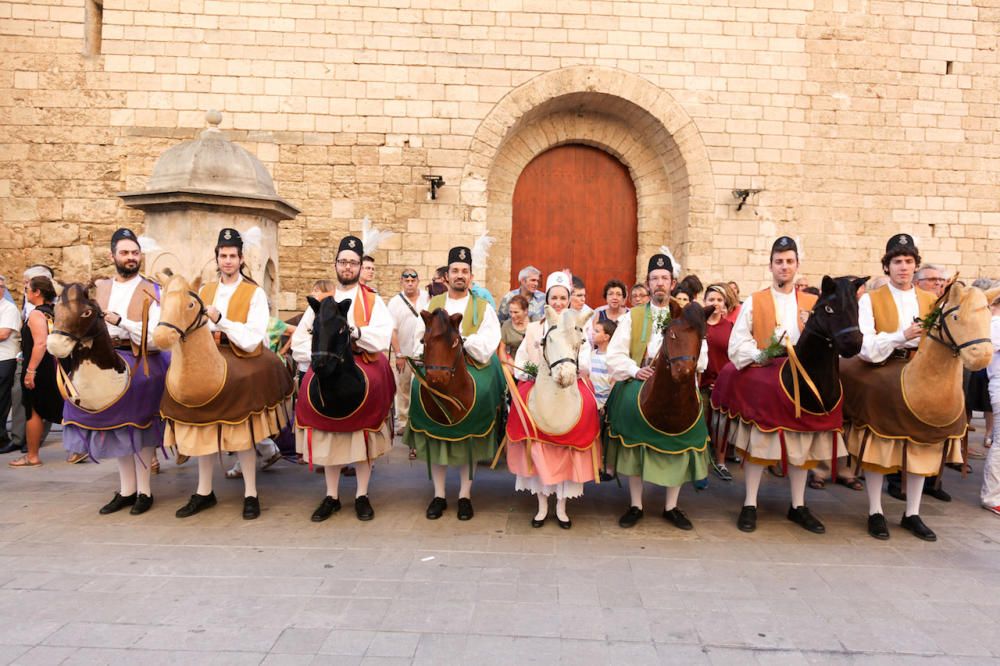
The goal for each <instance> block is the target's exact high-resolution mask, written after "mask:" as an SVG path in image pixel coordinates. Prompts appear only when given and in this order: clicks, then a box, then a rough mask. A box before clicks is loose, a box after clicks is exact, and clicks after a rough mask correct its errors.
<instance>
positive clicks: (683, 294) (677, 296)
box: [670, 286, 694, 308]
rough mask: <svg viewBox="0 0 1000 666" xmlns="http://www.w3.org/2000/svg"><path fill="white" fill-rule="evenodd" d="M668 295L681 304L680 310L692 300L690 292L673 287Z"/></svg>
mask: <svg viewBox="0 0 1000 666" xmlns="http://www.w3.org/2000/svg"><path fill="white" fill-rule="evenodd" d="M670 295H671V296H672V297H673V299H674V300H675V301H677V302H678V303H680V304H681V307H682V308H683V307H684V306H686V305H687V304H688V303H690V302H691V301H692V300H694V298H693V294H692V293H691V292H690V291H688V290H687V289H685V288H683V287H679V286H678V287H674V289H673V291H671V292H670Z"/></svg>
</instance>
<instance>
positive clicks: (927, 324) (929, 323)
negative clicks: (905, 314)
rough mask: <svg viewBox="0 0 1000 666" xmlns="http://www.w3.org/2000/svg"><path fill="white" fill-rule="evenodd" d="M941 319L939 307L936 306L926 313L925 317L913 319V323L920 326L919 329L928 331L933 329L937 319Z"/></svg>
mask: <svg viewBox="0 0 1000 666" xmlns="http://www.w3.org/2000/svg"><path fill="white" fill-rule="evenodd" d="M940 318H941V306H940V305H938V306H937V307H935V308H934V309H933V310H931V311H930V312H928V313H927V316H926V317H915V318H914V322H915V323H917V324H920V328H922V329H924V330H925V331H929V330H931V329H932V328H934V326H935V324H937V321H938V319H940Z"/></svg>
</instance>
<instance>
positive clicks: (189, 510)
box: [174, 491, 218, 518]
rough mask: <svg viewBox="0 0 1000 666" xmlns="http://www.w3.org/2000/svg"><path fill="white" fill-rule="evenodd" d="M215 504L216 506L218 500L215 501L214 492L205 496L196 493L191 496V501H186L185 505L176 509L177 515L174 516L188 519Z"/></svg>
mask: <svg viewBox="0 0 1000 666" xmlns="http://www.w3.org/2000/svg"><path fill="white" fill-rule="evenodd" d="M216 504H218V500H216V499H215V492H214V491H213V492H210V493H209V494H207V495H199V494H198V493H195V494H194V495H191V499H189V500H188V503H187V504H185V505H184V506H182V507H181V508H179V509H177V513H176V514H174V515H175V516H177V517H178V518H188V517H189V516H193V515H194V514H196V513H198V512H199V511H203V510H205V509H210V508H212V507H213V506H215V505H216Z"/></svg>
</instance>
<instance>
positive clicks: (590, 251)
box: [510, 143, 638, 306]
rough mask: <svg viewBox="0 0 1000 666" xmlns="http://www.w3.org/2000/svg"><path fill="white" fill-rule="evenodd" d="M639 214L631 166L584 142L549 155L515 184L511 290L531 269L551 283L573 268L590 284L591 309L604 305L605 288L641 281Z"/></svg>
mask: <svg viewBox="0 0 1000 666" xmlns="http://www.w3.org/2000/svg"><path fill="white" fill-rule="evenodd" d="M636 216H637V201H636V194H635V184H634V183H633V182H632V177H631V175H630V174H629V171H628V168H627V167H626V166H625V165H624V164H622V163H621V162H619V161H618V160H617V159H615V158H614V157H612V156H611V155H609V154H608V153H606V152H604V151H603V150H600V149H598V148H593V147H591V146H586V145H583V144H576V143H571V144H565V145H561V146H557V147H555V148H552V149H550V150H547V151H545V152H544V153H542V154H540V155H538V156H537V157H535V158H534V159H533V160H532V161H531V162H530V163H529V164H528V165H527V166H526V167H525V168H524V170H523V171H522V172H521V175H520V177H518V179H517V184H516V185H515V186H514V197H513V211H512V220H511V225H512V228H511V241H510V248H511V258H510V271H511V286H512V287H516V286H517V274H518V272H519V271H520V270H521V269H522V268H523V267H525V266H527V265H529V264H530V265H533V266H536V267H538V268H539V269H540V270H541V271H542V274H543V280H544V276H545V275H548V274H549V273H550V272H551V271H557V270H561V269H563V268H570V269H572V271H573V273H574V274H575V275H578V276H580V277H581V278H583V281H584V282H585V283H586V285H587V301H588V303H589V304H590V305H591V306H597V305H601V304H603V302H604V300H603V298H602V295H601V291H602V289H603V287H604V283H605V282H607V281H608V280H610V279H611V278H618V279H619V280H622V281H623V282H625V284H626V285H631V284H632V283H633V282H634V281H635V265H636V264H635V262H636V252H637V247H638V237H637V234H636V225H637V217H636ZM543 288H544V282H543Z"/></svg>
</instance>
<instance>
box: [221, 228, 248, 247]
mask: <svg viewBox="0 0 1000 666" xmlns="http://www.w3.org/2000/svg"><path fill="white" fill-rule="evenodd" d="M220 247H235V248H237V249H238V250H239V251H240V252H242V251H243V237H242V236H240V232H238V231H236V229H230V228H229V227H226V228H225V229H222V230H220V231H219V240H217V241H216V242H215V248H216V249H218V248H220Z"/></svg>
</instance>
